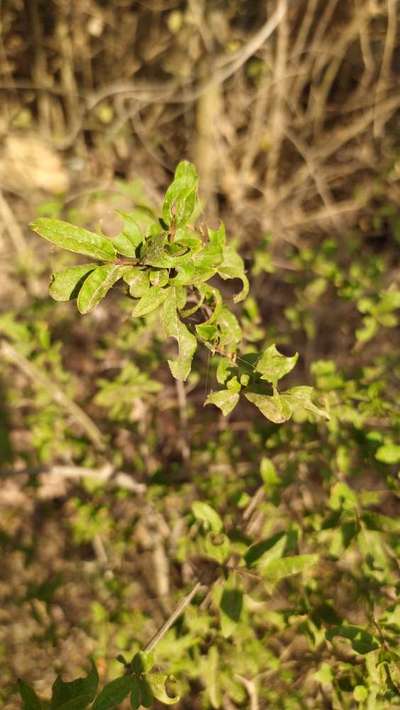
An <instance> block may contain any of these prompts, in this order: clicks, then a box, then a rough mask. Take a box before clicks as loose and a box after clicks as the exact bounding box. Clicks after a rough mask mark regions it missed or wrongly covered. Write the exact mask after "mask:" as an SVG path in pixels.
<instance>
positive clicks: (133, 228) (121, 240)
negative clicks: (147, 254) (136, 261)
mask: <svg viewBox="0 0 400 710" xmlns="http://www.w3.org/2000/svg"><path fill="white" fill-rule="evenodd" d="M117 213H118V214H119V215H120V216H121V217H122V219H123V221H124V226H123V229H122V232H121V234H119V235H118V236H117V237H116V238H115V239H114V240H113V244H114V246H115V247H116V248H117V250H118V252H119V253H120V254H123V255H124V256H128V257H134V256H135V255H136V249H137V247H138V246H139V245H140V244H141V243H142V242H143V240H144V235H143V233H142V230H141V228H140V226H139V224H138V223H137V221H136V220H135V218H134V217H132V215H130V214H129V213H127V212H120V211H119V210H117Z"/></svg>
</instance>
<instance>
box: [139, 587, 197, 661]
mask: <svg viewBox="0 0 400 710" xmlns="http://www.w3.org/2000/svg"><path fill="white" fill-rule="evenodd" d="M203 587H204V584H202V582H196V584H195V585H194V587H193V588H192V589H191V591H190V592H189V594H187V595H186V596H185V597H184V598H183V599H181V601H180V602H179V604H178V606H177V607H176V608H175V609H174V611H173V612H172V614H171V615H170V616H169V617H168V619H167V620H166V621H165V622H164V623H163V625H162V626H161V627H160V628H159V629H158V631H156V633H155V634H154V636H152V637H151V639H150V641H149V642H148V643H147V644H146V645H145V647H144V649H143V650H144V651H146V652H147V653H150V651H152V650H153V648H155V647H156V646H157V644H158V643H159V642H160V641H161V639H162V638H163V637H164V636H165V634H166V633H167V631H169V630H170V628H171V626H173V625H174V623H175V621H176V620H177V619H178V618H179V617H180V615H181V614H183V612H184V611H185V609H186V607H187V606H189V604H190V603H191V601H192V599H193V598H194V597H195V596H196V594H197V593H198V592H199V591H200V590H201V589H202V588H203Z"/></svg>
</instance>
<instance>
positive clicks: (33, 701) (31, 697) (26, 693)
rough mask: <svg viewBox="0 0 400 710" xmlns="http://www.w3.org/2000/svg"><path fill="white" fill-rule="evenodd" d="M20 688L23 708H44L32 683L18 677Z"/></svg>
mask: <svg viewBox="0 0 400 710" xmlns="http://www.w3.org/2000/svg"><path fill="white" fill-rule="evenodd" d="M18 690H19V694H20V696H21V699H22V710H42V708H43V705H42V702H41V700H40V699H39V698H38V696H37V695H36V693H35V691H34V690H33V688H31V686H30V685H28V684H27V683H25V681H23V680H21V679H18Z"/></svg>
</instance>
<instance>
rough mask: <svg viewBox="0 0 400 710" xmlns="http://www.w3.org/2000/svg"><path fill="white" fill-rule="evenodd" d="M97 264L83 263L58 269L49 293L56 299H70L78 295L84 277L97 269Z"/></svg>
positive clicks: (52, 279) (53, 276)
mask: <svg viewBox="0 0 400 710" xmlns="http://www.w3.org/2000/svg"><path fill="white" fill-rule="evenodd" d="M96 267H97V264H81V265H80V266H71V267H70V268H69V269H64V270H63V271H58V272H57V273H55V274H53V275H52V277H51V283H50V286H49V294H50V296H51V297H52V298H54V300H55V301H69V300H70V299H71V298H75V296H77V295H78V291H79V289H80V288H81V286H82V283H83V280H84V277H85V276H87V275H88V274H90V272H91V271H93V270H94V269H96Z"/></svg>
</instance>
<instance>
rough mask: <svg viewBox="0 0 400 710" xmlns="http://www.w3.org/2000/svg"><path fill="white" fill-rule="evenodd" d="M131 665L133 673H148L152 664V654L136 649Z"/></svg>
mask: <svg viewBox="0 0 400 710" xmlns="http://www.w3.org/2000/svg"><path fill="white" fill-rule="evenodd" d="M131 665H132V670H133V672H134V673H138V674H139V673H148V672H149V671H151V669H152V668H153V666H154V656H153V654H152V653H147V651H138V653H135V655H134V657H133V659H132V664H131Z"/></svg>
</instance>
